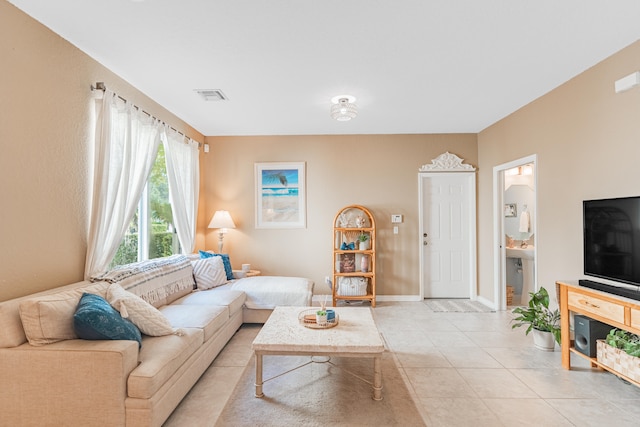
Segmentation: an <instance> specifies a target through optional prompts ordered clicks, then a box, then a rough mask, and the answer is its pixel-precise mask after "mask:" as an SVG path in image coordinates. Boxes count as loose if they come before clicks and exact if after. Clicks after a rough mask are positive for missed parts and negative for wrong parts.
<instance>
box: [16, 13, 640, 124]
mask: <svg viewBox="0 0 640 427" xmlns="http://www.w3.org/2000/svg"><path fill="white" fill-rule="evenodd" d="M10 2H11V3H13V4H14V5H16V6H17V7H18V8H20V9H22V10H23V11H25V12H26V13H28V14H29V15H31V16H33V17H34V18H35V19H37V20H39V21H40V22H42V23H43V24H44V25H46V26H48V27H49V28H51V29H52V30H53V31H55V32H56V33H58V34H60V35H61V36H62V37H64V38H65V39H67V40H69V41H70V42H71V43H73V44H74V45H76V46H77V47H78V48H80V49H81V50H83V51H84V52H86V53H87V54H89V55H90V56H92V57H93V58H95V59H96V60H98V61H99V62H100V63H102V64H104V65H105V66H106V67H108V68H109V69H111V70H112V71H114V72H115V73H117V74H118V75H120V76H121V77H123V78H124V79H125V80H127V81H128V82H130V83H131V84H132V85H134V86H135V87H137V88H138V89H140V90H141V91H142V92H144V93H145V94H147V95H148V96H149V97H151V98H153V99H154V100H155V101H157V102H158V103H159V104H161V105H163V106H164V107H166V108H167V109H168V110H170V111H172V112H173V113H174V114H176V115H177V116H178V117H180V118H181V119H183V120H184V121H186V122H187V123H189V124H190V125H191V126H193V127H194V128H196V129H197V130H198V131H200V132H201V133H203V134H204V135H209V136H214V135H303V134H304V135H309V134H394V133H454V132H472V133H475V132H479V131H481V130H482V129H484V128H486V127H487V126H489V125H491V124H493V123H495V122H496V121H498V120H500V119H501V118H503V117H505V116H506V115H508V114H510V113H512V112H513V111H515V110H517V109H518V108H520V107H522V106H524V105H526V104H527V103H529V102H531V101H532V100H534V99H535V98H537V97H539V96H541V95H543V94H545V93H547V92H548V91H550V90H552V89H553V88H554V87H557V86H558V85H560V84H562V83H563V82H565V81H567V80H569V79H570V78H572V77H574V76H576V75H577V74H579V73H581V72H582V71H584V70H586V69H587V68H589V67H591V66H593V65H595V64H596V63H597V62H599V61H601V60H603V59H604V58H606V57H607V56H609V55H611V54H613V53H615V52H616V51H618V50H620V49H622V48H623V47H625V46H627V45H629V44H631V43H633V42H634V41H636V40H638V39H640V19H639V18H640V1H638V0H616V1H612V0H455V1H453V0H226V1H222V0H137V1H135V0H90V1H89V0H55V1H53V0H10ZM633 71H636V70H629V73H631V72H633ZM627 74H628V73H627ZM625 75H626V74H625ZM620 77H623V76H620ZM105 83H106V85H107V87H109V82H108V81H106V82H105ZM613 84H614V82H611V87H612V90H613ZM194 89H221V90H222V91H223V92H224V93H225V95H227V97H228V98H229V101H227V102H205V101H204V100H203V99H202V98H200V97H199V95H198V94H197V93H195V92H194ZM340 94H350V95H353V96H355V97H356V98H357V101H356V104H357V105H358V107H359V111H360V113H359V115H358V117H357V118H355V119H354V120H351V121H349V122H337V121H335V120H332V119H331V118H330V117H329V107H330V99H331V98H332V97H334V96H336V95H340ZM143 107H144V106H143Z"/></svg>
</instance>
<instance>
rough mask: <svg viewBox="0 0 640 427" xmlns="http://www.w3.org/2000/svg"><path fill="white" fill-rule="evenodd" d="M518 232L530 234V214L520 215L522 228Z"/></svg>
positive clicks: (523, 213)
mask: <svg viewBox="0 0 640 427" xmlns="http://www.w3.org/2000/svg"><path fill="white" fill-rule="evenodd" d="M518 231H519V232H521V233H528V232H529V212H522V213H521V214H520V228H519V229H518Z"/></svg>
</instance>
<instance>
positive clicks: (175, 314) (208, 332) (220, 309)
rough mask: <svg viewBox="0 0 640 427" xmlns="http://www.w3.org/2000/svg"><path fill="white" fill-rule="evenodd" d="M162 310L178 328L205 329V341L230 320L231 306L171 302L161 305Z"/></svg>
mask: <svg viewBox="0 0 640 427" xmlns="http://www.w3.org/2000/svg"><path fill="white" fill-rule="evenodd" d="M160 310H161V311H162V314H164V315H165V316H167V319H169V321H170V322H171V325H172V326H174V327H176V328H181V329H184V328H199V329H202V330H204V340H205V341H207V340H209V338H211V337H212V336H214V335H215V333H216V332H218V330H219V329H220V328H221V327H223V326H224V324H225V323H227V321H228V320H229V307H226V306H218V305H197V306H194V305H192V306H188V305H180V304H171V305H166V306H164V307H161V308H160Z"/></svg>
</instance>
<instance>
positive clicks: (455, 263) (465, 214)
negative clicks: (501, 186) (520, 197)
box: [420, 173, 476, 299]
mask: <svg viewBox="0 0 640 427" xmlns="http://www.w3.org/2000/svg"><path fill="white" fill-rule="evenodd" d="M420 191H421V206H420V208H421V211H422V212H421V244H422V251H421V252H422V259H421V262H422V266H421V267H422V268H421V274H422V278H421V279H422V288H423V297H424V298H473V299H475V296H476V292H475V274H476V273H475V173H426V174H420Z"/></svg>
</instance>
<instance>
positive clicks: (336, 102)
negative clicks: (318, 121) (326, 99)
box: [331, 95, 358, 122]
mask: <svg viewBox="0 0 640 427" xmlns="http://www.w3.org/2000/svg"><path fill="white" fill-rule="evenodd" d="M355 101H356V98H355V97H354V96H351V95H338V96H334V97H333V98H331V103H332V105H331V118H333V119H336V120H338V121H339V122H346V121H348V120H351V119H353V118H355V117H356V116H357V115H358V106H357V105H356V104H354V102H355Z"/></svg>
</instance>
